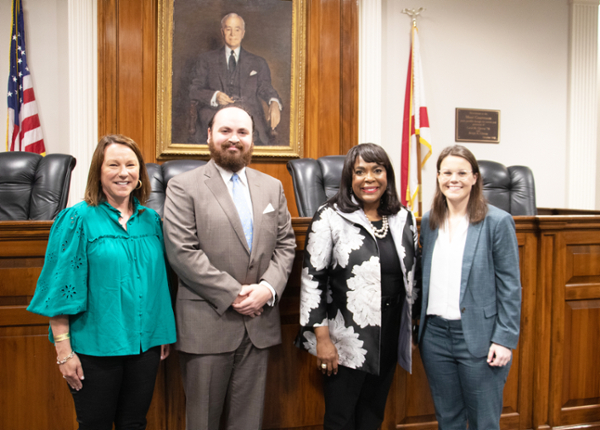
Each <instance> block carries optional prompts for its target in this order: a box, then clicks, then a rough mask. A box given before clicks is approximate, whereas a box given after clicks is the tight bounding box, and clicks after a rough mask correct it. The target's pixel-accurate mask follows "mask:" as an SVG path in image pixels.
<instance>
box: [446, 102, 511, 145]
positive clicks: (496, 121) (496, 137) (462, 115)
mask: <svg viewBox="0 0 600 430" xmlns="http://www.w3.org/2000/svg"><path fill="white" fill-rule="evenodd" d="M456 141H457V142H475V143H500V111H499V110H487V109H463V108H456Z"/></svg>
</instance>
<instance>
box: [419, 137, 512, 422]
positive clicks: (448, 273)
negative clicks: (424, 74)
mask: <svg viewBox="0 0 600 430" xmlns="http://www.w3.org/2000/svg"><path fill="white" fill-rule="evenodd" d="M437 171H438V178H437V187H436V192H435V196H434V201H433V205H432V208H431V211H430V212H428V213H427V214H425V215H424V216H423V219H422V221H421V244H422V246H423V259H422V263H423V299H422V306H421V318H420V328H419V346H420V349H421V357H422V360H423V365H424V367H425V372H426V374H427V379H428V380H429V387H430V388H431V394H432V396H433V401H434V404H435V413H436V417H437V420H438V424H439V428H440V429H442V430H443V429H460V428H462V429H465V428H467V422H468V425H469V430H477V429H484V430H492V429H499V428H500V427H499V425H500V424H499V423H500V414H501V412H502V392H503V390H504V384H505V382H506V378H507V376H508V371H509V369H510V365H511V363H512V352H511V350H512V349H514V348H516V347H517V344H518V339H519V322H520V315H521V283H520V276H519V249H518V244H517V237H516V232H515V223H514V221H513V219H512V217H511V216H510V215H509V214H508V213H506V212H504V211H502V210H500V209H498V208H496V207H493V206H490V205H487V204H486V201H485V198H484V197H483V193H482V191H483V190H482V189H483V180H482V178H481V174H480V172H479V166H478V164H477V160H476V159H475V157H474V156H473V154H472V153H471V152H470V151H469V150H468V149H467V148H465V147H464V146H460V145H456V146H452V147H448V148H445V149H444V150H443V151H442V153H441V154H440V156H439V158H438V161H437Z"/></svg>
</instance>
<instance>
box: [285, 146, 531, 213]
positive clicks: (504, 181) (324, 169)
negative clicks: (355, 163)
mask: <svg viewBox="0 0 600 430" xmlns="http://www.w3.org/2000/svg"><path fill="white" fill-rule="evenodd" d="M344 158H345V157H344V156H343V155H331V156H327V157H321V158H319V159H318V160H314V159H312V158H302V159H298V160H291V161H289V162H288V164H287V168H288V171H289V172H290V174H291V175H292V181H293V183H294V195H295V197H296V206H297V207H298V213H299V214H300V216H303V217H312V216H313V215H314V214H315V212H316V211H317V209H318V208H319V206H321V205H322V204H323V203H325V202H326V201H327V199H328V198H329V197H331V196H333V195H334V194H335V193H337V191H338V189H339V187H340V180H341V178H342V167H343V165H344ZM478 163H479V169H480V171H481V176H482V178H483V194H484V196H485V197H486V198H487V199H488V201H489V202H490V204H492V205H494V206H496V207H499V208H500V209H503V210H505V211H506V212H508V213H510V214H511V215H513V216H518V215H528V216H534V215H537V207H536V203H535V182H534V179H533V173H532V171H531V169H530V168H529V167H526V166H511V167H506V166H504V165H503V164H500V163H497V162H495V161H487V160H479V161H478Z"/></svg>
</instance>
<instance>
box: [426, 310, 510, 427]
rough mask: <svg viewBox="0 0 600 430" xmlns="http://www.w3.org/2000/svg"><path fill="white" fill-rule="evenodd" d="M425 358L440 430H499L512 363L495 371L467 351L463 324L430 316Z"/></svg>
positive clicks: (496, 368)
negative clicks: (504, 393) (504, 392)
mask: <svg viewBox="0 0 600 430" xmlns="http://www.w3.org/2000/svg"><path fill="white" fill-rule="evenodd" d="M425 324H426V325H425V327H424V329H423V330H424V331H423V335H422V338H421V344H420V349H421V358H422V360H423V366H424V367H425V373H426V374H427V379H428V380H429V388H430V389H431V395H432V396H433V403H434V405H435V415H436V418H437V421H438V426H439V427H438V428H439V429H440V430H458V429H460V430H465V429H466V428H467V422H468V423H469V430H478V429H479V430H496V429H497V430H499V429H500V414H501V413H502V392H503V391H504V384H505V383H506V378H507V376H508V371H509V370H510V365H511V364H512V360H511V361H510V362H509V363H508V364H507V365H506V366H504V367H492V366H490V365H489V364H487V361H486V360H487V357H475V356H473V355H471V353H470V352H469V351H468V349H467V344H466V342H465V338H464V336H463V331H462V322H461V321H460V320H456V321H452V320H445V319H443V318H440V317H436V316H427V320H426V323H425Z"/></svg>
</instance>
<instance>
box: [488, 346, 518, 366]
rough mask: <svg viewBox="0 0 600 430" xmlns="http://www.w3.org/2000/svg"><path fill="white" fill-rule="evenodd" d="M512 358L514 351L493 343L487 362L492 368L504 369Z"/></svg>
mask: <svg viewBox="0 0 600 430" xmlns="http://www.w3.org/2000/svg"><path fill="white" fill-rule="evenodd" d="M511 357H512V351H511V350H510V349H508V348H506V347H504V346H502V345H498V344H497V343H492V345H491V346H490V351H489V352H488V357H487V362H488V364H489V365H490V366H494V367H503V366H506V365H507V364H508V362H509V361H510V358H511Z"/></svg>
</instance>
